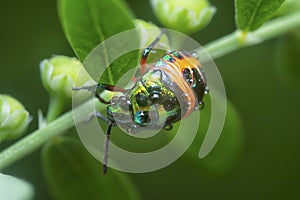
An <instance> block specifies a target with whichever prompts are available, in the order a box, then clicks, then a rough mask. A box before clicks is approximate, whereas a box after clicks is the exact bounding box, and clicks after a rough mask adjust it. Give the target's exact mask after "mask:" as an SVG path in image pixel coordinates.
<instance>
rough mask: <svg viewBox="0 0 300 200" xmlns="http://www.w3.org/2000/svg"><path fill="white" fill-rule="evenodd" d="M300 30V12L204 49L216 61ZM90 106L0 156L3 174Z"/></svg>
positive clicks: (70, 113)
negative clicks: (243, 48)
mask: <svg viewBox="0 0 300 200" xmlns="http://www.w3.org/2000/svg"><path fill="white" fill-rule="evenodd" d="M299 27H300V12H297V13H293V14H289V15H286V16H283V17H280V18H277V19H274V20H272V21H270V22H269V23H267V24H266V25H265V26H263V27H261V28H260V29H258V30H257V31H254V32H252V33H248V34H246V35H243V34H241V32H234V33H232V34H230V35H227V36H225V37H223V38H220V39H218V40H216V41H214V42H211V43H209V44H208V45H205V49H206V50H207V51H208V53H209V54H210V55H211V56H212V57H213V58H218V57H221V56H223V55H226V54H228V53H230V52H233V51H235V50H237V49H240V48H242V47H246V46H251V45H255V44H258V43H260V42H263V41H265V40H267V39H271V38H274V37H277V36H280V35H283V34H285V33H287V32H289V31H291V30H293V29H296V28H299ZM201 51H202V50H201V49H196V52H198V53H201ZM90 102H91V101H89V102H87V103H85V104H83V105H81V106H79V107H78V108H76V109H73V111H69V112H67V113H65V114H64V115H62V116H61V117H59V118H57V119H55V120H54V121H52V122H51V123H49V124H48V125H47V126H46V127H45V128H42V129H39V130H36V131H34V132H33V133H31V134H30V135H28V136H27V137H25V138H23V139H21V140H20V141H18V142H17V143H15V144H13V145H12V146H10V147H8V148H7V149H5V150H4V151H3V152H1V153H0V170H2V169H3V168H5V167H7V166H8V165H10V164H12V163H13V162H15V161H17V160H19V159H21V158H23V157H24V156H26V155H28V154H30V153H31V152H33V151H34V150H36V149H38V148H39V147H40V146H41V145H42V144H43V143H44V142H46V141H47V140H49V139H51V138H52V137H54V136H56V135H59V134H62V133H63V132H64V131H66V130H67V129H68V128H70V127H72V126H74V121H73V118H72V112H79V113H80V115H81V116H82V119H80V120H81V121H82V120H84V119H85V118H86V116H87V115H88V114H89V113H87V109H86V108H87V107H86V106H87V104H88V103H90ZM53 112H54V111H53ZM55 113H56V114H55ZM52 115H53V116H55V115H57V112H56V111H55V112H54V114H50V116H49V115H48V120H49V121H51V119H52V118H53V117H52ZM80 120H79V121H80Z"/></svg>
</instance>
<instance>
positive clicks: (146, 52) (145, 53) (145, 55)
mask: <svg viewBox="0 0 300 200" xmlns="http://www.w3.org/2000/svg"><path fill="white" fill-rule="evenodd" d="M163 34H165V31H164V30H163V29H162V30H161V32H160V34H159V35H158V36H157V37H156V38H155V40H154V41H153V42H152V43H151V44H150V45H149V46H148V47H146V48H145V49H144V51H143V53H142V58H141V61H140V65H141V75H142V76H143V75H144V74H145V68H146V61H147V58H148V55H149V53H150V52H151V50H152V49H153V47H154V46H155V45H156V44H157V43H158V42H159V40H160V39H161V37H162V36H163Z"/></svg>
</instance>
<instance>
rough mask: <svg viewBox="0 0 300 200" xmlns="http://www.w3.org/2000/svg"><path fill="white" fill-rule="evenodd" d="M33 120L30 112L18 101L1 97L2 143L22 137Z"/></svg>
mask: <svg viewBox="0 0 300 200" xmlns="http://www.w3.org/2000/svg"><path fill="white" fill-rule="evenodd" d="M31 120H32V118H31V117H30V115H29V113H28V111H27V110H25V108H24V106H23V105H22V104H21V103H20V102H19V101H18V100H16V99H15V98H13V97H11V96H8V95H0V142H1V141H3V140H7V139H15V138H18V137H20V136H22V134H23V133H24V132H25V131H26V129H27V127H28V125H29V123H30V121H31Z"/></svg>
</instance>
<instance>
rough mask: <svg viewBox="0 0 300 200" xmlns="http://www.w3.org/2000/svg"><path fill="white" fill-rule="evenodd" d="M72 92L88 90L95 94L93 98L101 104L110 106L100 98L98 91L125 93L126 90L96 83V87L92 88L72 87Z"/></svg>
mask: <svg viewBox="0 0 300 200" xmlns="http://www.w3.org/2000/svg"><path fill="white" fill-rule="evenodd" d="M72 89H73V90H75V91H76V90H89V91H91V92H93V93H95V97H96V98H97V99H98V100H99V101H100V102H101V103H103V104H110V101H106V100H105V99H103V98H102V97H101V96H100V93H101V91H100V90H108V91H111V92H123V93H124V92H126V91H127V90H126V89H124V88H120V87H117V86H114V85H108V84H102V83H98V84H97V85H92V86H82V87H73V88H72Z"/></svg>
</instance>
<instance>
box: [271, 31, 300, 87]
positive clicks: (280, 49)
mask: <svg viewBox="0 0 300 200" xmlns="http://www.w3.org/2000/svg"><path fill="white" fill-rule="evenodd" d="M299 52H300V30H297V31H294V32H291V33H289V34H288V35H285V36H283V37H281V38H279V39H278V42H277V44H276V48H275V67H276V68H277V71H278V74H279V76H280V78H281V80H282V81H283V83H285V85H286V86H287V87H288V88H291V89H296V90H299V89H300V57H299Z"/></svg>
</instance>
